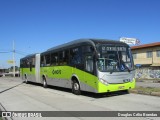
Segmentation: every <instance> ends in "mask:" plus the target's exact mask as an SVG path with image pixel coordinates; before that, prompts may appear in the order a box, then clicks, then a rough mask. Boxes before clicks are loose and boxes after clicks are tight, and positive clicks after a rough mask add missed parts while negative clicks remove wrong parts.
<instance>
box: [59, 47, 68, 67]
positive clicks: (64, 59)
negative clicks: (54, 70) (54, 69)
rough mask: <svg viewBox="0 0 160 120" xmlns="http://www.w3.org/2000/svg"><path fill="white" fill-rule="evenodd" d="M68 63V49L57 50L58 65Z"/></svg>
mask: <svg viewBox="0 0 160 120" xmlns="http://www.w3.org/2000/svg"><path fill="white" fill-rule="evenodd" d="M68 63H69V51H68V50H64V51H61V52H59V65H67V64H68Z"/></svg>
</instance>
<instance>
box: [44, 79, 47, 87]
mask: <svg viewBox="0 0 160 120" xmlns="http://www.w3.org/2000/svg"><path fill="white" fill-rule="evenodd" d="M43 87H44V88H47V81H46V79H45V78H43Z"/></svg>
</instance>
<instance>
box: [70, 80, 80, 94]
mask: <svg viewBox="0 0 160 120" xmlns="http://www.w3.org/2000/svg"><path fill="white" fill-rule="evenodd" d="M72 92H73V94H76V95H80V94H81V90H80V85H79V83H78V81H77V80H73V83H72Z"/></svg>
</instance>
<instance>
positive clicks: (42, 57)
mask: <svg viewBox="0 0 160 120" xmlns="http://www.w3.org/2000/svg"><path fill="white" fill-rule="evenodd" d="M43 66H44V56H41V67H43Z"/></svg>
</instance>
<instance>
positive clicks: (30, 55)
mask: <svg viewBox="0 0 160 120" xmlns="http://www.w3.org/2000/svg"><path fill="white" fill-rule="evenodd" d="M36 54H38V53H34V54H29V55H27V56H25V57H23V58H21V59H22V60H23V59H27V58H30V57H33V56H35V55H36Z"/></svg>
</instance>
